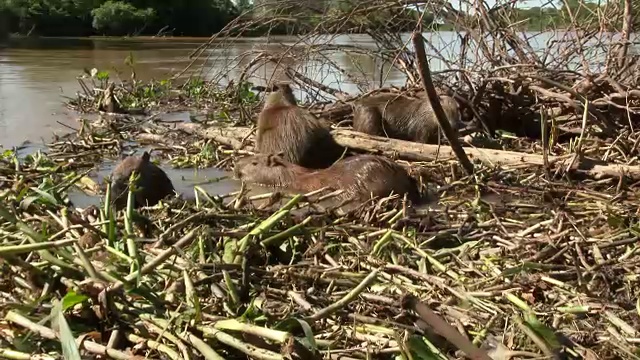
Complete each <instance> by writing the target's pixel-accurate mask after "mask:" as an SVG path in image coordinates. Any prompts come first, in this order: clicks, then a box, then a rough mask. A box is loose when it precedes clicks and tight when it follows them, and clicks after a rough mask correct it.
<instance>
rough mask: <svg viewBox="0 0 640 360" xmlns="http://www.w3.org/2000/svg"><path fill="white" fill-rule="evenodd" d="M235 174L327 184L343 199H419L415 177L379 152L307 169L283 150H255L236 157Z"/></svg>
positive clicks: (283, 184)
mask: <svg viewBox="0 0 640 360" xmlns="http://www.w3.org/2000/svg"><path fill="white" fill-rule="evenodd" d="M234 174H235V176H236V177H237V178H238V179H240V180H242V181H245V182H247V183H254V184H256V185H262V186H265V187H276V188H278V187H280V188H284V189H286V190H289V191H292V192H298V193H308V192H311V191H315V190H319V189H322V188H324V187H328V188H329V189H331V190H334V191H335V190H344V191H343V192H342V194H341V195H339V198H340V199H342V200H356V201H366V200H368V199H370V198H371V196H374V197H386V196H389V195H391V193H392V192H393V193H394V194H400V195H401V196H402V195H404V194H405V193H406V194H407V196H408V198H409V200H411V201H412V202H414V203H415V202H417V201H419V198H420V196H419V193H418V189H417V185H416V181H415V179H413V178H412V177H411V176H409V175H408V174H407V172H406V170H405V169H404V168H403V167H402V166H400V165H399V164H397V163H396V162H394V161H391V160H389V159H387V158H385V157H382V156H375V155H355V156H351V157H348V158H345V159H342V160H340V161H338V162H336V163H335V164H333V165H332V166H331V167H329V168H326V169H320V170H315V169H309V168H305V167H302V166H299V165H296V164H293V163H291V162H288V161H286V160H285V159H284V158H283V157H282V154H257V155H254V156H248V157H245V158H242V159H239V160H237V161H236V164H235V167H234Z"/></svg>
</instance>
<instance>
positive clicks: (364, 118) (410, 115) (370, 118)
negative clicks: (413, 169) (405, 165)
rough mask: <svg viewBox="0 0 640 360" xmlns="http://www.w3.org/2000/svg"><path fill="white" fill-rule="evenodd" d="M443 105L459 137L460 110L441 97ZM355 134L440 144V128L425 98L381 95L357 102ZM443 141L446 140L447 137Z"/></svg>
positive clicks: (447, 97)
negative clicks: (360, 133)
mask: <svg viewBox="0 0 640 360" xmlns="http://www.w3.org/2000/svg"><path fill="white" fill-rule="evenodd" d="M440 104H441V105H442V109H443V110H444V113H445V114H446V115H447V118H448V120H449V124H450V125H451V128H452V129H453V130H454V133H456V134H457V131H458V129H460V128H461V127H462V118H461V112H460V107H459V105H458V103H457V102H456V100H455V99H454V98H452V97H450V96H446V95H441V96H440ZM354 105H355V109H354V113H353V130H355V131H359V132H362V133H365V134H369V135H376V136H386V137H389V138H393V139H399V140H407V141H413V142H419V143H437V141H438V133H439V130H440V124H439V123H438V120H437V118H436V114H435V112H434V110H433V107H432V106H431V102H430V101H429V98H428V97H427V95H426V94H423V96H422V98H417V99H414V98H410V97H407V96H404V95H398V94H378V95H372V96H368V97H365V98H363V99H360V100H358V101H356V102H355V104H354ZM441 139H445V137H444V135H443V136H442V137H441Z"/></svg>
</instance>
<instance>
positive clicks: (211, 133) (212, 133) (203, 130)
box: [175, 123, 251, 150]
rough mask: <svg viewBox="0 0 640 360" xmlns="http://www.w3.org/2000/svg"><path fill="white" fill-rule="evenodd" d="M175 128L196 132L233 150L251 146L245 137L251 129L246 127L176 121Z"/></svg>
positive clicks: (248, 136) (248, 135)
mask: <svg viewBox="0 0 640 360" xmlns="http://www.w3.org/2000/svg"><path fill="white" fill-rule="evenodd" d="M175 129H178V130H182V131H184V132H186V133H188V134H193V133H197V134H198V135H200V136H201V137H204V138H206V139H211V140H213V141H216V142H218V143H220V144H223V145H227V146H229V147H231V148H232V149H234V150H242V149H248V148H251V146H249V145H248V143H247V139H249V138H250V136H251V129H250V128H248V127H243V126H237V127H236V126H234V127H204V126H202V125H200V124H195V123H176V124H175Z"/></svg>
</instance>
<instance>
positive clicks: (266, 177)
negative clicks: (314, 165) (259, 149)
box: [233, 152, 296, 186]
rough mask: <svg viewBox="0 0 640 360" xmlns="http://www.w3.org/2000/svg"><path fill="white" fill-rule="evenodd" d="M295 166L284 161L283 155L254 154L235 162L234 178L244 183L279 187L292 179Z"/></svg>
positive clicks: (280, 153)
mask: <svg viewBox="0 0 640 360" xmlns="http://www.w3.org/2000/svg"><path fill="white" fill-rule="evenodd" d="M295 167H296V166H295V165H294V164H291V163H289V162H288V161H286V160H284V153H283V152H279V153H277V154H256V155H253V156H247V157H244V158H242V159H238V160H236V164H235V166H234V168H233V173H234V175H235V177H236V178H237V179H239V180H242V181H245V182H251V183H256V184H260V185H268V186H280V185H285V184H287V183H289V182H290V181H291V180H292V179H293V170H294V168H295Z"/></svg>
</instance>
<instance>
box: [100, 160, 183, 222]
mask: <svg viewBox="0 0 640 360" xmlns="http://www.w3.org/2000/svg"><path fill="white" fill-rule="evenodd" d="M134 171H135V172H136V173H138V174H139V176H138V180H137V182H136V187H137V188H138V189H139V190H138V191H137V192H135V193H134V199H135V204H134V207H135V208H138V207H141V206H153V205H156V204H157V203H158V202H159V201H160V200H162V199H164V198H165V197H167V196H168V195H171V194H173V193H174V188H173V183H172V182H171V180H170V179H169V177H168V176H167V174H166V173H165V172H164V171H163V170H162V169H160V168H159V167H158V166H157V165H156V164H154V163H152V162H151V156H150V155H149V153H148V152H146V151H145V152H144V153H143V154H142V155H141V156H127V157H126V158H124V159H122V161H120V163H118V165H116V167H115V168H114V169H113V171H112V172H111V199H112V200H111V201H112V204H113V205H115V208H116V210H120V209H123V208H125V207H126V206H127V194H128V193H129V177H130V176H131V173H133V172H134Z"/></svg>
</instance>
